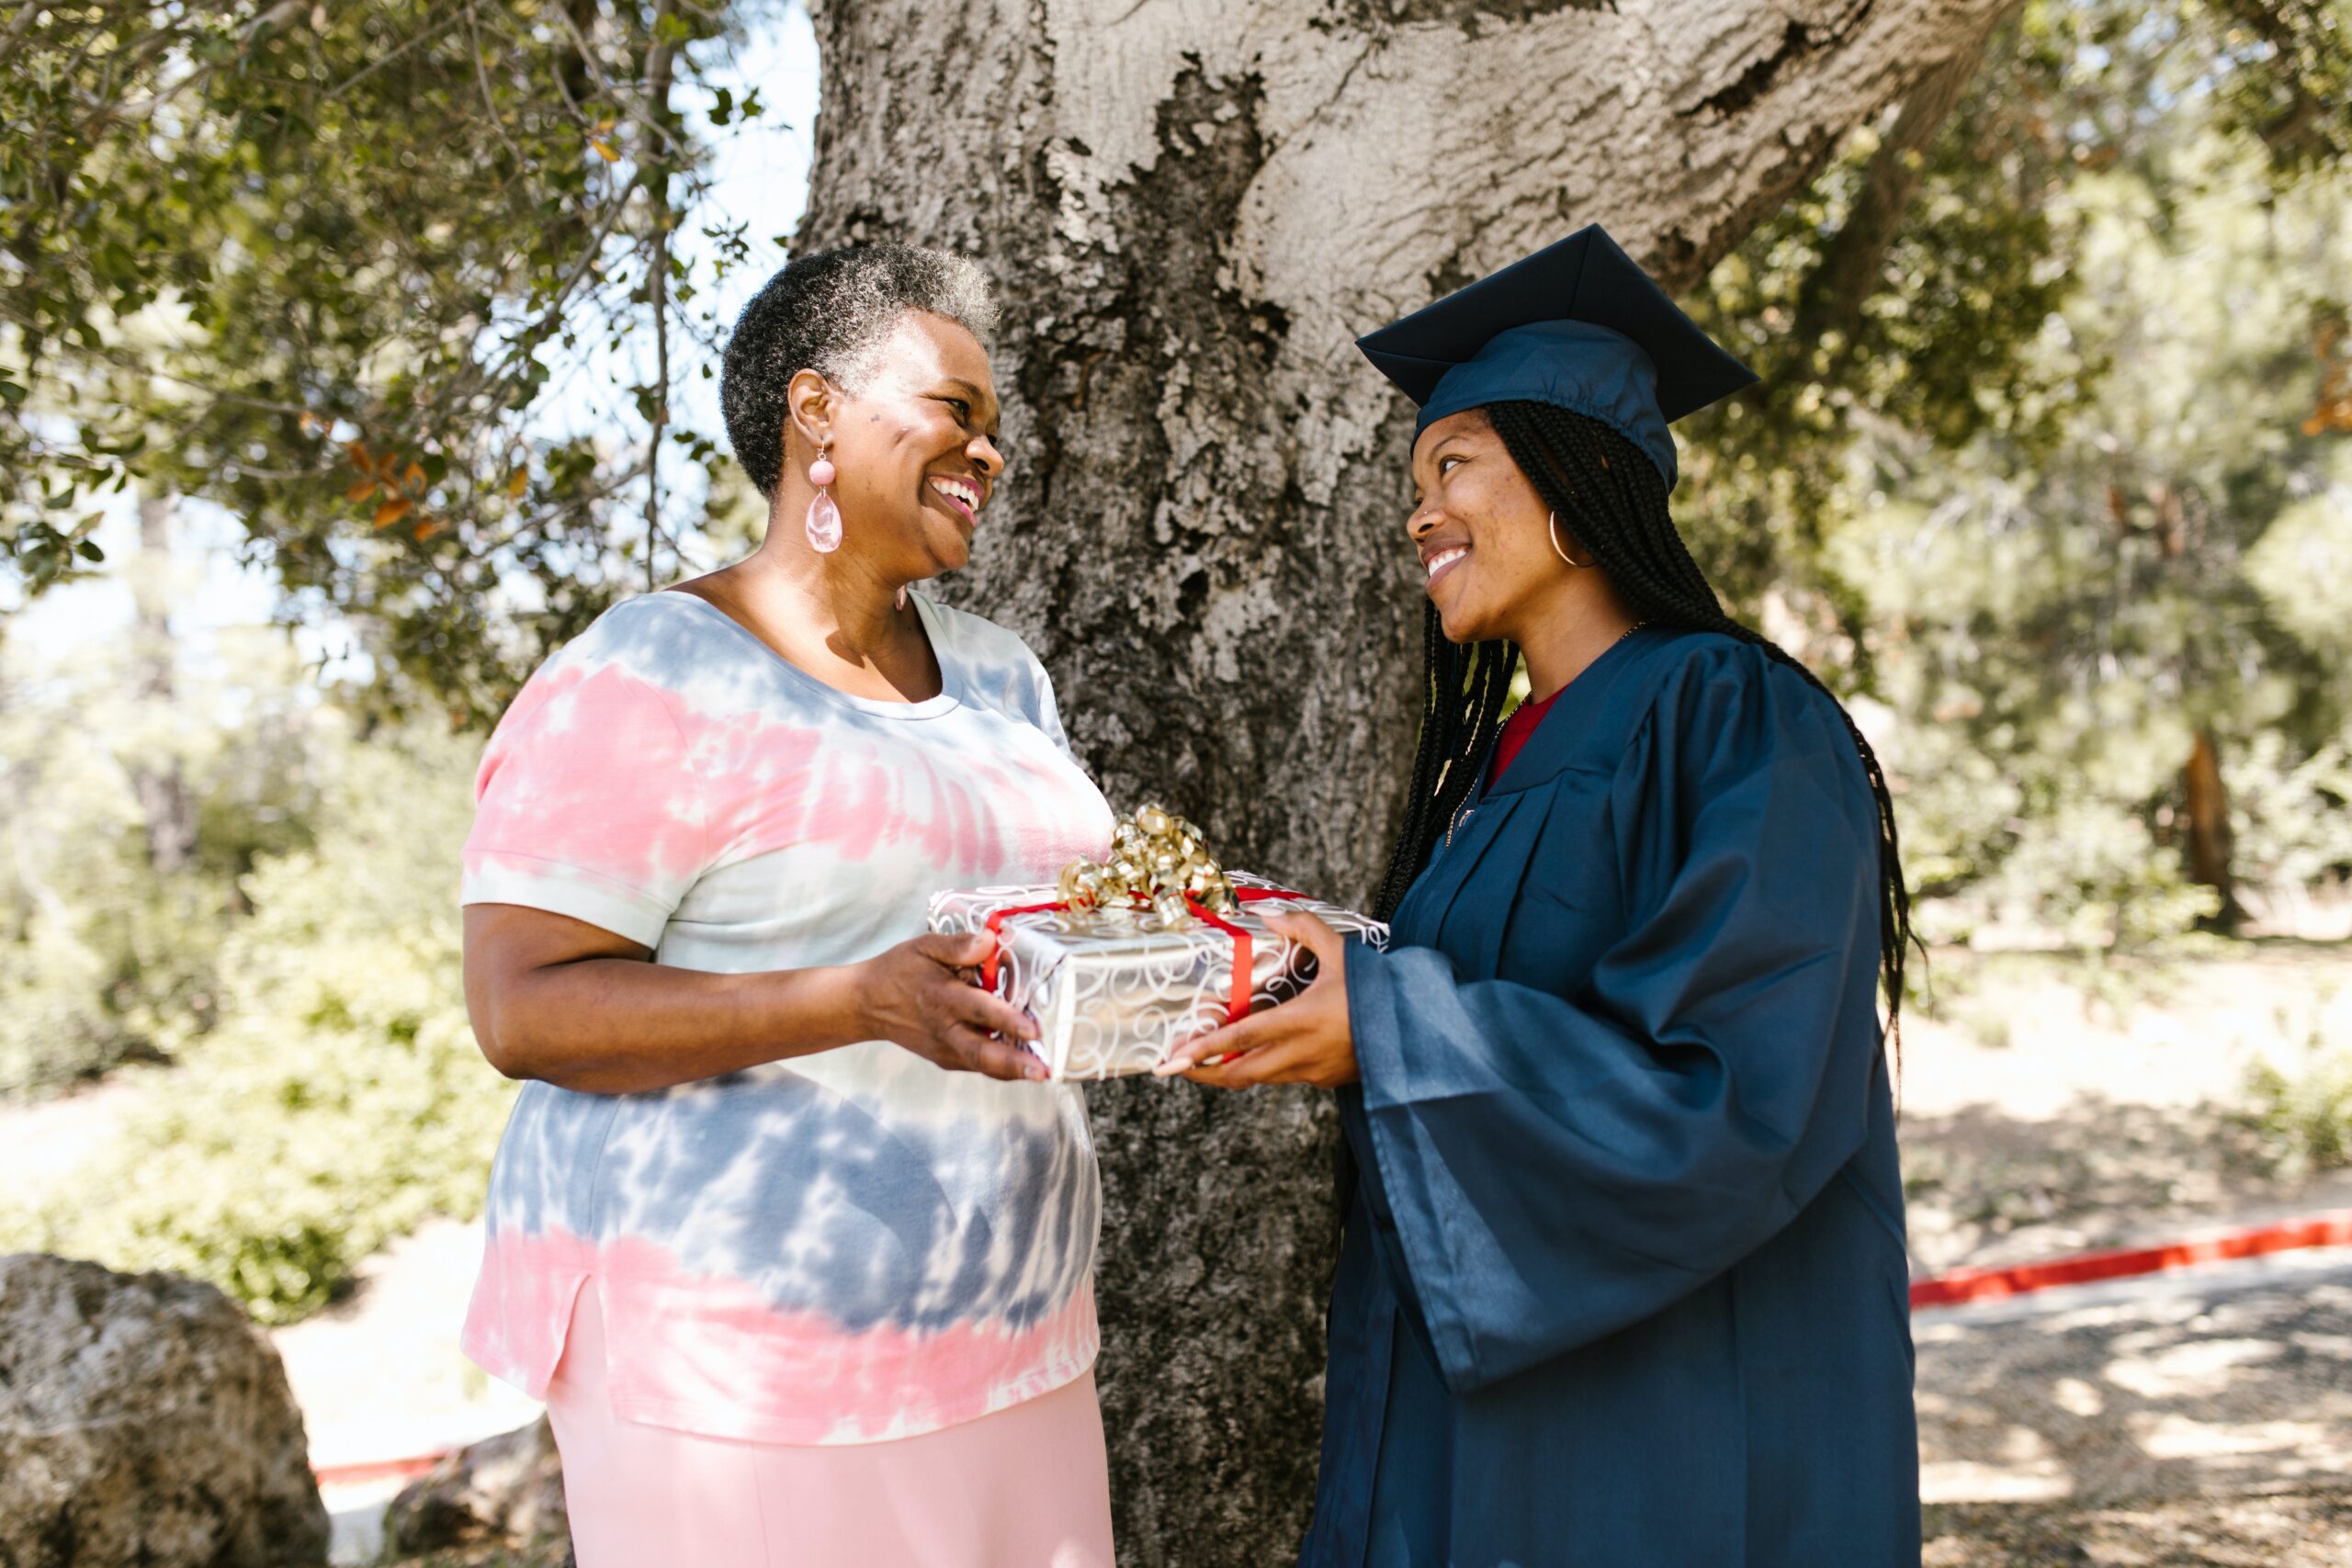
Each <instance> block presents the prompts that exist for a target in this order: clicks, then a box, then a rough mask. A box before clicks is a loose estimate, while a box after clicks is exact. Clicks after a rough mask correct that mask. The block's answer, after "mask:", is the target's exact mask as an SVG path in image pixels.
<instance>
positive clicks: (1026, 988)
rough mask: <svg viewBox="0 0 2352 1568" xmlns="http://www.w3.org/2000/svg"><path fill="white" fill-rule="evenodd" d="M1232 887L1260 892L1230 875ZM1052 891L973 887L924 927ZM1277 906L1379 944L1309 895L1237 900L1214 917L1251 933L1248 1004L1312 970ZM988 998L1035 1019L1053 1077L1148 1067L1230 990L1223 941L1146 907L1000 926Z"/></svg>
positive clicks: (983, 921) (1259, 882)
mask: <svg viewBox="0 0 2352 1568" xmlns="http://www.w3.org/2000/svg"><path fill="white" fill-rule="evenodd" d="M1233 885H1234V886H1235V887H1237V888H1250V887H1257V888H1271V887H1272V886H1274V885H1273V884H1272V883H1270V882H1267V881H1265V880H1264V879H1263V878H1261V877H1255V876H1250V875H1248V874H1244V873H1238V872H1237V873H1235V874H1234V876H1233ZM1059 897H1061V894H1060V892H1059V891H1058V890H1057V889H1055V888H1052V887H975V888H968V889H963V890H959V891H956V892H952V893H942V894H939V895H937V896H936V897H933V899H932V901H931V929H932V930H933V931H947V932H951V933H961V932H966V931H983V930H986V929H987V926H988V919H989V916H990V915H992V914H994V913H995V912H996V911H997V910H999V909H1005V908H1020V907H1022V906H1023V905H1028V904H1049V903H1052V902H1054V901H1055V900H1056V899H1057V898H1059ZM1285 910H1292V911H1300V912H1304V913H1306V914H1311V915H1317V916H1319V917H1321V919H1323V920H1324V922H1325V923H1327V924H1328V925H1329V926H1331V927H1332V928H1333V929H1335V930H1337V931H1340V933H1341V934H1342V935H1347V936H1353V937H1358V938H1361V939H1362V940H1363V941H1365V942H1370V943H1372V944H1373V945H1374V947H1386V946H1387V945H1388V928H1387V927H1386V926H1385V925H1383V924H1382V923H1381V922H1380V921H1378V920H1375V919H1370V918H1368V917H1366V916H1363V915H1359V914H1357V913H1356V912H1355V911H1354V910H1352V909H1343V908H1340V906H1338V905H1337V904H1326V903H1324V902H1323V901H1322V900H1321V899H1318V898H1282V899H1267V900H1263V901H1251V902H1248V903H1244V904H1243V905H1242V907H1241V908H1240V910H1239V911H1238V913H1235V914H1231V915H1225V916H1221V917H1219V918H1220V919H1223V920H1225V921H1226V923H1227V924H1228V925H1231V926H1235V927H1238V928H1239V929H1240V930H1242V931H1248V932H1249V933H1250V1011H1252V1012H1256V1011H1258V1010H1261V1009H1263V1008H1269V1007H1272V1006H1273V1005H1274V1004H1276V1003H1277V1002H1282V1001H1287V1000H1288V999H1289V998H1292V997H1295V996H1296V995H1297V994H1298V993H1299V992H1300V991H1301V990H1303V989H1305V988H1306V984H1307V982H1308V981H1309V980H1311V979H1312V978H1313V977H1314V969H1315V956H1314V954H1313V953H1308V952H1307V951H1306V949H1305V948H1303V947H1300V946H1299V945H1298V944H1296V943H1295V942H1289V941H1287V940H1285V939H1283V937H1280V936H1278V935H1276V934H1275V933H1274V931H1272V929H1271V928H1270V927H1268V926H1267V925H1266V923H1265V921H1264V919H1262V918H1261V917H1262V916H1264V915H1267V914H1275V913H1281V912H1283V911H1285ZM999 941H1000V942H1001V949H1000V956H999V959H998V966H997V983H996V989H997V994H998V995H999V996H1001V997H1002V998H1005V999H1006V1000H1007V1001H1009V1002H1011V1003H1012V1005H1013V1006H1015V1007H1017V1008H1026V1009H1027V1010H1029V1012H1030V1014H1031V1016H1033V1017H1035V1019H1036V1021H1037V1028H1038V1038H1037V1039H1036V1040H1035V1041H1034V1042H1032V1043H1031V1046H1030V1048H1031V1049H1032V1050H1034V1051H1035V1053H1036V1054H1037V1055H1038V1056H1039V1057H1041V1058H1042V1059H1043V1060H1044V1062H1045V1064H1046V1069H1047V1071H1049V1072H1050V1073H1052V1075H1053V1076H1054V1077H1055V1078H1056V1079H1057V1080H1059V1079H1065V1078H1113V1077H1125V1076H1126V1075H1128V1074H1131V1073H1148V1072H1149V1071H1151V1069H1152V1068H1154V1067H1156V1066H1159V1064H1160V1063H1161V1062H1163V1061H1165V1060H1167V1058H1168V1054H1169V1053H1170V1051H1172V1050H1174V1049H1175V1048H1176V1047H1177V1046H1178V1045H1179V1044H1181V1043H1183V1042H1184V1041H1187V1040H1190V1039H1191V1038H1192V1037H1193V1035H1195V1034H1199V1033H1201V1032H1203V1031H1204V1030H1209V1029H1214V1028H1216V1026H1217V1025H1219V1024H1221V1023H1223V1022H1224V1021H1225V1020H1226V1014H1227V1010H1228V1009H1229V1007H1230V1004H1231V1000H1232V996H1233V949H1234V942H1233V939H1232V938H1231V937H1229V936H1227V934H1226V933H1225V932H1223V931H1218V930H1217V929H1216V927H1215V926H1212V925H1209V924H1207V923H1206V922H1204V921H1202V920H1199V919H1185V920H1184V921H1182V923H1181V924H1175V925H1171V924H1170V923H1168V922H1167V921H1164V920H1162V919H1160V918H1159V916H1157V915H1155V914H1153V913H1152V912H1151V911H1150V910H1148V909H1125V908H1102V909H1071V910H1041V911H1038V912H1036V913H1033V914H1026V915H1014V916H1012V917H1011V918H1009V919H1006V920H1004V921H1003V922H1002V923H1001V926H1000V927H999Z"/></svg>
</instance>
